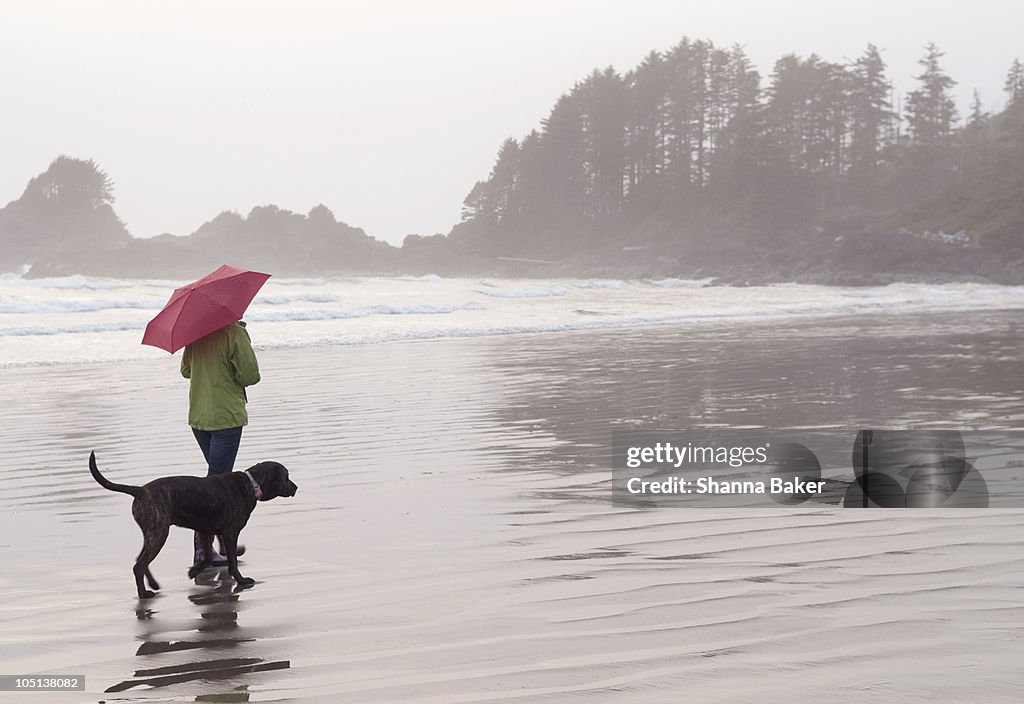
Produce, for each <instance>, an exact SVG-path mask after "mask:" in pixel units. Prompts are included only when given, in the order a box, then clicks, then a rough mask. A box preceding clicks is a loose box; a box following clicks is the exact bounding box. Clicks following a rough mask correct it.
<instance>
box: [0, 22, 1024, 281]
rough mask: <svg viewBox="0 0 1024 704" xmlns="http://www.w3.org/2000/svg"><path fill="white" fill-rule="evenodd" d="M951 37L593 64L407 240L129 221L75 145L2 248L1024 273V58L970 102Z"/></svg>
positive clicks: (0, 220) (374, 263)
mask: <svg viewBox="0 0 1024 704" xmlns="http://www.w3.org/2000/svg"><path fill="white" fill-rule="evenodd" d="M942 59H943V53H942V51H941V50H940V48H939V47H937V46H935V45H929V46H927V47H925V48H924V49H923V52H922V56H921V59H920V62H919V65H920V69H919V73H917V74H916V75H915V76H914V77H913V80H914V87H913V89H912V90H910V91H909V92H907V93H906V94H902V95H899V94H896V93H895V92H894V90H893V84H892V81H891V78H890V76H889V74H888V69H887V66H886V63H885V60H884V56H883V52H882V51H881V50H879V49H878V48H877V47H876V46H874V45H871V44H868V45H867V46H866V47H865V49H864V51H863V53H862V54H861V55H860V56H858V57H856V58H855V59H853V60H849V61H844V62H834V61H829V60H826V59H824V58H822V57H821V56H818V55H813V54H812V55H810V56H806V57H800V56H795V55H787V56H783V57H781V58H780V59H778V61H776V62H775V65H774V68H773V69H772V71H771V73H770V74H769V75H767V76H762V75H760V73H759V71H758V70H757V69H756V68H755V67H754V66H753V64H752V63H751V61H750V59H749V58H748V57H747V55H746V53H745V52H744V49H743V48H742V47H740V46H732V47H728V48H723V47H719V46H716V45H715V44H713V43H712V42H710V41H704V40H690V39H686V38H684V39H683V40H682V41H680V42H679V43H678V44H677V45H676V46H674V47H673V48H671V49H670V50H668V51H665V52H651V53H650V54H648V55H647V56H646V57H645V58H644V60H643V61H642V62H641V63H640V64H639V65H638V66H636V67H635V68H633V69H631V70H629V71H627V72H625V73H621V72H619V71H617V70H615V69H614V68H611V67H609V68H606V69H603V70H594V71H593V72H592V73H591V74H590V75H588V76H586V77H585V78H583V79H582V80H580V81H578V82H577V83H576V84H575V85H574V86H573V87H572V88H571V89H570V90H568V91H567V92H566V93H564V94H563V95H562V96H560V97H559V98H558V99H557V100H556V101H555V102H554V105H553V107H552V108H551V110H550V112H549V114H548V115H547V116H546V117H544V118H543V119H542V120H540V121H539V124H538V127H537V129H535V130H533V131H531V132H530V133H529V134H527V135H525V136H523V137H522V138H521V139H517V138H512V137H510V138H508V139H507V140H505V141H504V143H503V144H501V146H500V148H499V150H498V154H497V158H496V160H495V162H494V166H493V168H492V170H491V172H490V174H489V175H488V176H487V177H486V178H485V179H482V180H480V181H478V182H477V183H476V184H475V185H473V187H472V188H471V189H470V190H469V193H468V195H467V196H466V198H465V201H464V203H463V214H462V221H461V222H460V223H458V224H456V225H455V226H454V227H453V229H452V230H451V231H450V232H449V233H447V234H436V235H431V236H421V235H409V236H408V237H406V239H405V241H404V243H403V246H402V247H401V248H395V247H392V246H390V245H388V244H386V243H383V242H380V241H377V240H375V239H374V238H372V237H370V236H368V235H367V234H366V233H365V232H363V231H362V230H361V229H359V228H356V227H351V226H349V225H347V224H345V223H344V222H339V221H338V220H336V219H335V216H334V213H333V212H331V210H330V209H328V208H327V207H326V206H322V205H321V206H318V207H317V208H314V209H313V210H312V211H310V212H309V213H308V214H302V213H294V212H291V211H288V210H285V209H282V208H279V207H277V206H274V205H266V206H261V207H258V208H254V209H253V210H252V212H250V213H249V214H248V215H246V216H242V215H240V214H238V213H233V212H225V213H221V214H220V215H218V216H217V217H215V218H213V219H212V220H210V221H209V222H207V223H205V224H203V225H202V226H201V227H200V228H199V229H198V230H197V231H196V232H194V233H193V234H192V235H191V236H189V237H172V236H170V235H164V236H160V237H156V238H151V239H137V238H133V237H131V235H130V234H129V233H128V231H127V230H126V228H125V226H124V225H123V224H122V223H121V221H120V220H119V219H118V217H117V216H116V214H115V213H114V210H113V207H112V204H113V201H114V197H113V186H112V183H111V181H110V179H109V178H108V177H107V175H106V173H104V172H103V171H102V170H101V169H100V168H99V166H98V165H97V164H95V163H93V162H92V161H87V160H79V159H71V158H68V157H60V158H58V159H57V160H56V161H54V162H53V164H51V165H50V167H49V169H47V170H46V171H45V172H44V173H42V174H40V175H39V176H37V177H36V178H34V179H32V180H31V181H30V182H29V184H28V187H27V188H26V190H25V192H24V193H23V194H22V196H21V198H19V199H18V200H16V201H12V202H11V203H10V204H8V205H7V207H6V208H4V209H2V210H0V244H2V245H3V251H2V254H0V269H2V270H15V269H17V268H22V267H24V266H26V265H31V267H32V269H31V273H32V275H37V276H39V275H58V274H67V273H95V274H110V275H132V276H143V275H146V273H147V272H151V275H154V276H163V275H178V274H179V273H180V274H182V275H184V274H185V272H191V271H192V270H193V269H195V268H199V269H201V268H202V267H203V266H204V265H205V262H206V260H207V259H209V258H210V257H211V256H213V257H215V258H216V257H221V258H231V259H233V260H234V261H235V263H238V264H239V265H250V266H259V267H263V268H268V269H274V270H277V271H282V272H283V273H325V272H332V271H337V272H375V273H383V272H392V271H394V272H397V271H409V272H418V273H423V272H427V271H432V272H435V273H441V274H523V275H533V276H545V275H551V276H573V275H580V276H593V275H614V276H620V277H627V276H654V275H658V276H661V275H677V276H710V277H713V278H716V279H718V280H719V281H720V282H723V283H743V282H751V283H754V282H764V281H805V282H818V283H853V284H863V283H885V282H887V281H892V280H909V279H930V280H970V279H980V280H992V281H1001V282H1014V283H1024V273H1022V271H1021V270H1022V268H1024V267H1022V266H1021V265H1022V264H1024V66H1022V64H1021V62H1020V61H1019V60H1016V61H1014V62H1013V63H1012V65H1011V66H1009V67H1006V68H1005V69H1002V70H1003V71H1005V73H1004V74H1002V75H1004V76H1005V82H1004V86H1005V93H1004V95H1002V96H1000V97H999V100H998V101H997V100H995V99H992V98H990V100H991V101H992V102H991V103H989V104H986V103H985V102H983V101H982V99H981V98H980V97H979V96H978V94H977V92H976V91H975V94H974V100H973V101H972V103H971V105H969V106H958V105H956V103H955V101H954V99H953V97H952V96H953V92H952V89H953V87H954V86H955V85H956V81H955V79H954V77H952V76H950V75H948V74H947V73H946V71H945V69H944V68H943V61H942ZM994 70H996V69H994ZM989 105H991V106H996V105H998V106H999V107H998V108H996V107H989ZM217 263H220V262H219V261H218V262H217Z"/></svg>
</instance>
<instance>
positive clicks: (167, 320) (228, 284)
mask: <svg viewBox="0 0 1024 704" xmlns="http://www.w3.org/2000/svg"><path fill="white" fill-rule="evenodd" d="M269 278H270V274H261V273H260V272H258V271H246V270H245V269H238V268H235V267H233V266H228V265H227V264H225V265H224V266H222V267H220V268H219V269H217V270H216V271H214V272H213V273H211V274H208V275H207V276H204V277H203V278H201V279H199V280H198V281H193V282H192V283H190V284H188V285H187V286H182V287H181V288H179V289H176V290H175V291H174V293H173V294H172V295H171V299H170V300H169V301H167V305H165V306H164V307H163V310H161V311H160V312H159V313H157V315H156V317H155V318H153V319H152V320H150V321H149V324H148V325H147V326H146V334H145V335H143V336H142V344H144V345H152V346H153V347H159V348H160V349H163V350H167V351H168V352H172V353H173V352H177V351H178V350H180V349H181V348H182V347H184V346H185V345H187V344H188V343H190V342H195V341H196V340H198V339H199V338H200V337H205V336H206V335H209V334H210V333H211V332H213V331H214V330H219V329H221V328H222V327H224V326H225V325H230V324H231V323H233V322H235V321H236V320H241V318H242V315H243V314H244V313H245V309H246V308H248V307H249V304H250V303H251V302H252V299H253V298H254V297H255V296H256V293H257V292H258V291H259V290H260V288H261V287H262V286H263V284H264V283H266V281H267V279H269Z"/></svg>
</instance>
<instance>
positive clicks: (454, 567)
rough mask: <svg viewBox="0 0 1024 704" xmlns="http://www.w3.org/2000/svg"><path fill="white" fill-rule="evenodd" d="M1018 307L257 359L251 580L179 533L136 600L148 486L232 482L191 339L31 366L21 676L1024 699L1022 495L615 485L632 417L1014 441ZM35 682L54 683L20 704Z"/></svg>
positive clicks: (280, 688) (127, 691)
mask: <svg viewBox="0 0 1024 704" xmlns="http://www.w3.org/2000/svg"><path fill="white" fill-rule="evenodd" d="M1022 338H1024V330H1022V325H1021V323H1020V320H1019V316H1018V315H1017V314H1016V313H1015V312H1013V311H1000V310H992V311H976V312H972V313H970V314H963V313H931V314H916V315H903V316H900V315H874V316H872V315H861V316H857V317H849V316H846V317H842V316H840V317H825V318H816V319H813V320H786V321H770V322H767V323H762V324H757V323H752V324H744V325H741V326H740V325H725V326H719V327H716V326H713V325H711V326H702V327H698V328H694V327H679V326H665V325H662V326H654V327H652V326H641V327H636V326H634V327H622V328H619V329H612V330H607V329H603V330H592V331H569V332H557V333H533V334H518V335H503V336H479V337H470V338H463V339H437V340H427V341H404V342H389V343H383V344H372V345H370V344H367V345H345V346H312V347H307V348H303V349H267V350H262V351H260V362H261V367H262V370H263V381H262V382H261V383H260V384H259V385H258V386H256V387H253V388H252V389H251V390H250V391H251V393H250V425H249V427H247V428H246V430H245V432H244V434H243V440H242V449H241V453H240V455H239V459H238V463H237V465H236V469H237V468H243V467H246V466H248V465H250V464H253V463H255V462H257V461H261V460H267V459H274V460H278V461H280V462H282V463H284V464H285V465H286V466H288V467H289V469H290V471H291V476H292V479H293V480H294V481H295V482H296V484H298V486H299V491H298V494H297V495H296V496H295V497H294V498H285V499H277V500H275V501H272V502H269V503H266V504H261V505H260V506H258V507H257V509H256V511H255V512H254V514H253V516H252V518H251V520H250V522H249V525H248V527H247V528H246V529H245V530H244V531H243V534H242V540H241V542H242V543H245V544H246V545H247V546H248V552H247V554H246V556H245V557H244V558H243V560H242V571H243V573H244V574H246V575H247V576H252V577H254V578H255V579H256V580H257V584H256V585H255V587H253V588H251V589H248V590H245V591H242V592H238V593H236V592H234V591H233V583H232V580H231V579H230V577H229V576H228V575H227V574H226V570H208V571H207V572H205V573H204V574H203V575H201V576H200V577H199V578H198V580H197V583H193V582H192V581H190V580H188V579H187V577H186V575H185V569H186V567H187V566H188V563H189V561H190V556H191V555H190V550H191V535H190V534H189V533H188V532H187V531H185V530H183V529H172V532H171V537H170V539H169V540H168V543H167V545H166V546H165V548H164V550H163V552H162V553H161V554H160V556H159V557H158V558H157V560H156V561H155V562H154V564H153V572H154V574H155V576H156V577H157V579H158V580H159V581H160V582H161V585H162V587H163V588H162V590H161V592H160V593H159V595H158V597H156V598H155V599H153V600H151V601H145V602H141V601H139V600H138V599H137V598H136V597H135V592H134V585H133V583H132V577H131V571H130V568H131V563H132V561H133V559H134V556H135V554H136V552H137V550H138V547H139V545H140V534H139V531H138V528H137V527H136V526H135V524H134V522H133V521H132V518H131V514H130V503H131V502H130V500H129V498H128V497H126V496H123V495H120V494H114V493H110V492H106V491H104V490H102V489H101V488H100V487H99V486H97V485H96V484H95V483H94V482H93V480H92V478H91V477H90V476H89V473H88V470H87V459H88V454H89V452H90V451H92V450H95V451H96V453H97V458H98V463H99V466H100V468H101V469H102V471H103V472H104V474H105V475H106V476H107V477H108V478H109V479H111V480H112V481H116V482H122V483H129V484H141V483H144V482H146V481H148V480H150V479H153V478H156V477H158V476H163V475H173V474H192V475H200V474H202V473H204V467H203V466H202V463H201V456H200V455H199V452H198V449H197V448H196V447H195V444H194V440H193V439H192V437H191V433H190V432H189V429H188V427H187V426H186V424H185V412H186V398H187V385H186V382H185V381H184V380H183V379H181V378H180V377H179V376H178V373H177V364H176V363H177V358H176V357H170V356H167V357H162V358H154V359H136V360H127V361H120V362H99V363H87V364H76V365H50V366H47V365H42V366H23V367H18V368H8V369H4V370H2V373H0V388H2V390H3V398H4V399H5V403H4V407H3V408H2V409H0V423H2V426H3V428H4V438H5V441H4V449H5V453H4V454H5V456H6V457H5V464H6V466H7V468H6V471H5V473H4V474H5V481H6V486H5V490H4V491H3V492H0V521H2V526H0V536H2V537H0V544H2V545H3V553H4V563H5V565H6V567H7V569H5V570H4V572H3V573H2V575H0V585H2V590H3V593H4V599H3V602H2V605H0V624H2V625H3V628H2V630H0V663H2V668H0V669H2V671H3V673H4V674H19V673H26V674H28V673H36V674H43V673H47V674H61V675H77V676H84V677H85V680H86V690H85V692H69V693H52V692H51V693H43V692H37V693H33V694H32V695H31V701H47V702H49V701H53V702H96V701H107V702H115V701H160V702H170V701H281V702H284V701H289V702H290V701H295V702H335V701H349V702H420V703H428V702H429V703H435V702H436V703H446V704H451V703H455V702H495V701H515V702H556V701H557V702H561V701H582V700H586V701H593V702H613V701H614V702H623V701H625V702H640V701H642V702H678V701H682V700H684V699H685V700H689V701H701V702H746V701H754V700H756V701H768V702H776V701H777V702H783V701H785V702H790V701H812V700H815V701H827V702H870V701H878V702H919V701H920V702H924V701H944V702H974V701H985V702H1011V701H1013V702H1015V701H1019V700H1020V699H1021V697H1022V696H1024V677H1022V676H1021V674H1020V668H1019V663H1020V662H1021V657H1022V656H1024V641H1022V639H1021V637H1020V633H1021V628H1022V626H1024V609H1022V607H1021V601H1020V589H1021V586H1022V584H1024V533H1022V531H1021V528H1022V523H1024V511H1021V510H1019V509H1017V510H1013V509H987V510H941V509H938V510H902V511H900V510H892V511H881V510H879V511H851V510H844V509H842V508H839V507H834V506H821V505H813V506H811V505H808V506H796V507H777V508H773V509H711V508H707V509H681V508H661V509H648V510H644V509H631V508H621V507H616V506H613V504H612V502H611V500H610V499H611V497H610V489H609V486H610V470H609V467H608V453H609V444H610V433H611V432H612V430H613V429H614V428H615V427H620V426H623V425H628V426H632V427H635V426H643V425H645V424H655V425H659V426H662V427H677V428H688V427H713V426H716V425H722V424H725V425H728V426H730V427H772V428H809V427H810V428H829V427H832V428H853V429H856V428H859V427H870V426H874V427H950V428H1005V429H1013V428H1019V427H1020V424H1021V422H1022V419H1024V403H1022V401H1021V399H1022V394H1024V377H1022V375H1021V374H1020V371H1019V370H1020V368H1021V361H1022V353H1021V341H1022ZM0 697H6V698H12V701H13V700H18V701H26V700H28V698H29V695H25V694H20V695H19V694H11V693H5V694H0Z"/></svg>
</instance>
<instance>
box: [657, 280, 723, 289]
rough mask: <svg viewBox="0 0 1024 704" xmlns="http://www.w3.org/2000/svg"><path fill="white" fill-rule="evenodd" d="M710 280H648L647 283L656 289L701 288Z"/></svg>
mask: <svg viewBox="0 0 1024 704" xmlns="http://www.w3.org/2000/svg"><path fill="white" fill-rule="evenodd" d="M711 281H712V280H711V279H710V278H707V279H674V278H667V279H649V280H648V282H649V283H650V284H651V285H652V286H657V287H658V288H702V287H704V286H707V285H708V284H709V283H711Z"/></svg>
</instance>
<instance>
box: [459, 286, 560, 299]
mask: <svg viewBox="0 0 1024 704" xmlns="http://www.w3.org/2000/svg"><path fill="white" fill-rule="evenodd" d="M488 285H493V284H484V286H488ZM477 293H481V294H483V295H485V296H492V297H493V298H548V297H551V296H564V295H565V294H566V293H568V291H566V290H565V289H564V288H561V287H560V286H555V287H552V288H497V287H494V288H491V289H490V290H486V291H481V290H477Z"/></svg>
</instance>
